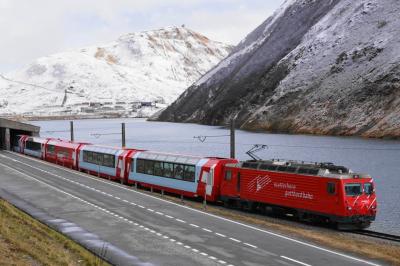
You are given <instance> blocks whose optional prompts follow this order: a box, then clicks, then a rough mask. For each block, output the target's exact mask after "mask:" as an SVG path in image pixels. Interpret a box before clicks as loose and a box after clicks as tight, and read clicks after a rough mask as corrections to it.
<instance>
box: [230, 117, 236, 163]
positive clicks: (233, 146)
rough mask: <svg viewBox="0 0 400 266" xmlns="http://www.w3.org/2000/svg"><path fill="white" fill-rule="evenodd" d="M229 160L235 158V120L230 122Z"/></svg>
mask: <svg viewBox="0 0 400 266" xmlns="http://www.w3.org/2000/svg"><path fill="white" fill-rule="evenodd" d="M231 158H232V159H234V158H235V120H234V119H232V120H231Z"/></svg>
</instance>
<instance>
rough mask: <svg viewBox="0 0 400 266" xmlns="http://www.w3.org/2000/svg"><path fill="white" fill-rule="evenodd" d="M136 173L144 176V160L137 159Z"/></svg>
mask: <svg viewBox="0 0 400 266" xmlns="http://www.w3.org/2000/svg"><path fill="white" fill-rule="evenodd" d="M136 172H137V173H142V174H144V160H142V159H137V163H136Z"/></svg>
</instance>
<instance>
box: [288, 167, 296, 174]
mask: <svg viewBox="0 0 400 266" xmlns="http://www.w3.org/2000/svg"><path fill="white" fill-rule="evenodd" d="M296 169H297V168H296V167H292V166H289V167H288V168H287V169H286V171H287V172H291V173H294V172H296Z"/></svg>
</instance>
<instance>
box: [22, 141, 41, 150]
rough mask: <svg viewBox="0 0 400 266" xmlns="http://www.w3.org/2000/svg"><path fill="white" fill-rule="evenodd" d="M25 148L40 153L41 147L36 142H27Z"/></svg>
mask: <svg viewBox="0 0 400 266" xmlns="http://www.w3.org/2000/svg"><path fill="white" fill-rule="evenodd" d="M25 148H26V149H28V150H32V151H41V150H42V145H41V144H40V143H37V142H33V141H27V142H26V144H25Z"/></svg>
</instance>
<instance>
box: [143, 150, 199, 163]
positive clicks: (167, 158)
mask: <svg viewBox="0 0 400 266" xmlns="http://www.w3.org/2000/svg"><path fill="white" fill-rule="evenodd" d="M137 158H138V159H147V160H155V161H163V162H172V163H182V164H192V165H196V164H197V163H198V162H199V161H200V160H202V159H205V158H203V157H200V156H192V155H180V154H173V153H164V152H154V151H144V152H141V153H139V155H138V156H137Z"/></svg>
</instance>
